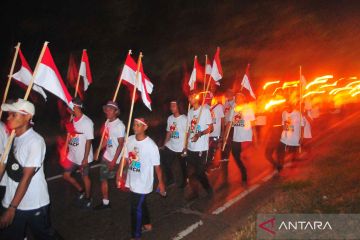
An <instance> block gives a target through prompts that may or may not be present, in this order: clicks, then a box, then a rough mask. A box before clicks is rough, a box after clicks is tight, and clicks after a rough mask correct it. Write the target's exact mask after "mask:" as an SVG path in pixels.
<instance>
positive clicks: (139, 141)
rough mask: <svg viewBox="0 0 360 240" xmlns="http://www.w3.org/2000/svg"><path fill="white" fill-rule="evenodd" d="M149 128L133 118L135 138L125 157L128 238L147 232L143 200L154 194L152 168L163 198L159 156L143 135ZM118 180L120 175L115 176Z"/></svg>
mask: <svg viewBox="0 0 360 240" xmlns="http://www.w3.org/2000/svg"><path fill="white" fill-rule="evenodd" d="M147 128H148V124H147V122H146V121H145V119H144V118H135V119H134V125H133V130H134V133H135V135H132V136H130V137H129V138H128V140H127V143H126V147H125V157H126V159H127V161H128V172H127V177H126V184H125V185H126V187H128V188H129V189H130V203H131V235H132V238H133V239H140V238H141V233H142V231H150V230H151V229H152V225H151V223H150V215H149V210H148V207H147V204H146V198H147V196H148V194H149V193H151V192H152V191H153V183H154V168H155V171H156V175H157V178H158V180H159V191H160V194H161V195H163V196H164V195H166V193H165V186H164V183H163V180H162V172H161V168H160V154H159V149H158V147H157V146H156V144H155V142H154V141H153V140H152V139H151V138H150V137H148V136H147V135H146V133H145V131H146V130H147ZM117 176H118V177H119V174H117Z"/></svg>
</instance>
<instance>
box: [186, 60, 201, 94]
mask: <svg viewBox="0 0 360 240" xmlns="http://www.w3.org/2000/svg"><path fill="white" fill-rule="evenodd" d="M202 78H204V68H203V67H202V66H201V65H200V64H199V62H198V60H197V56H195V58H194V67H193V70H192V72H191V75H190V79H189V86H190V91H191V90H194V89H195V88H196V80H197V79H202Z"/></svg>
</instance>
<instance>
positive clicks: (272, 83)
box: [263, 80, 280, 90]
mask: <svg viewBox="0 0 360 240" xmlns="http://www.w3.org/2000/svg"><path fill="white" fill-rule="evenodd" d="M278 83H280V81H279V80H278V81H272V82H266V83H265V84H264V86H263V90H265V89H266V88H267V87H269V86H270V85H274V84H278Z"/></svg>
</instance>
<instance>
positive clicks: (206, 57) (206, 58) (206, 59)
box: [204, 54, 208, 92]
mask: <svg viewBox="0 0 360 240" xmlns="http://www.w3.org/2000/svg"><path fill="white" fill-rule="evenodd" d="M207 61H208V56H207V54H205V68H204V92H205V89H206V65H207Z"/></svg>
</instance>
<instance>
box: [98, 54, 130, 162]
mask: <svg viewBox="0 0 360 240" xmlns="http://www.w3.org/2000/svg"><path fill="white" fill-rule="evenodd" d="M128 54H131V50H129V53H128ZM124 67H125V64H124V66H123V70H124ZM121 82H122V79H121V75H120V76H119V80H118V84H117V86H116V90H115V93H114V96H113V98H112V101H113V102H115V101H116V98H117V96H118V94H119V89H120V86H121ZM108 122H109V120H106V122H105V124H104V130H103V131H102V133H101V138H100V143H99V146H98V148H97V150H96V153H95V158H94V159H95V160H98V159H99V155H100V151H101V148H102V144H103V142H104V139H105V133H106V127H105V126H106V124H107V123H108Z"/></svg>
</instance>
